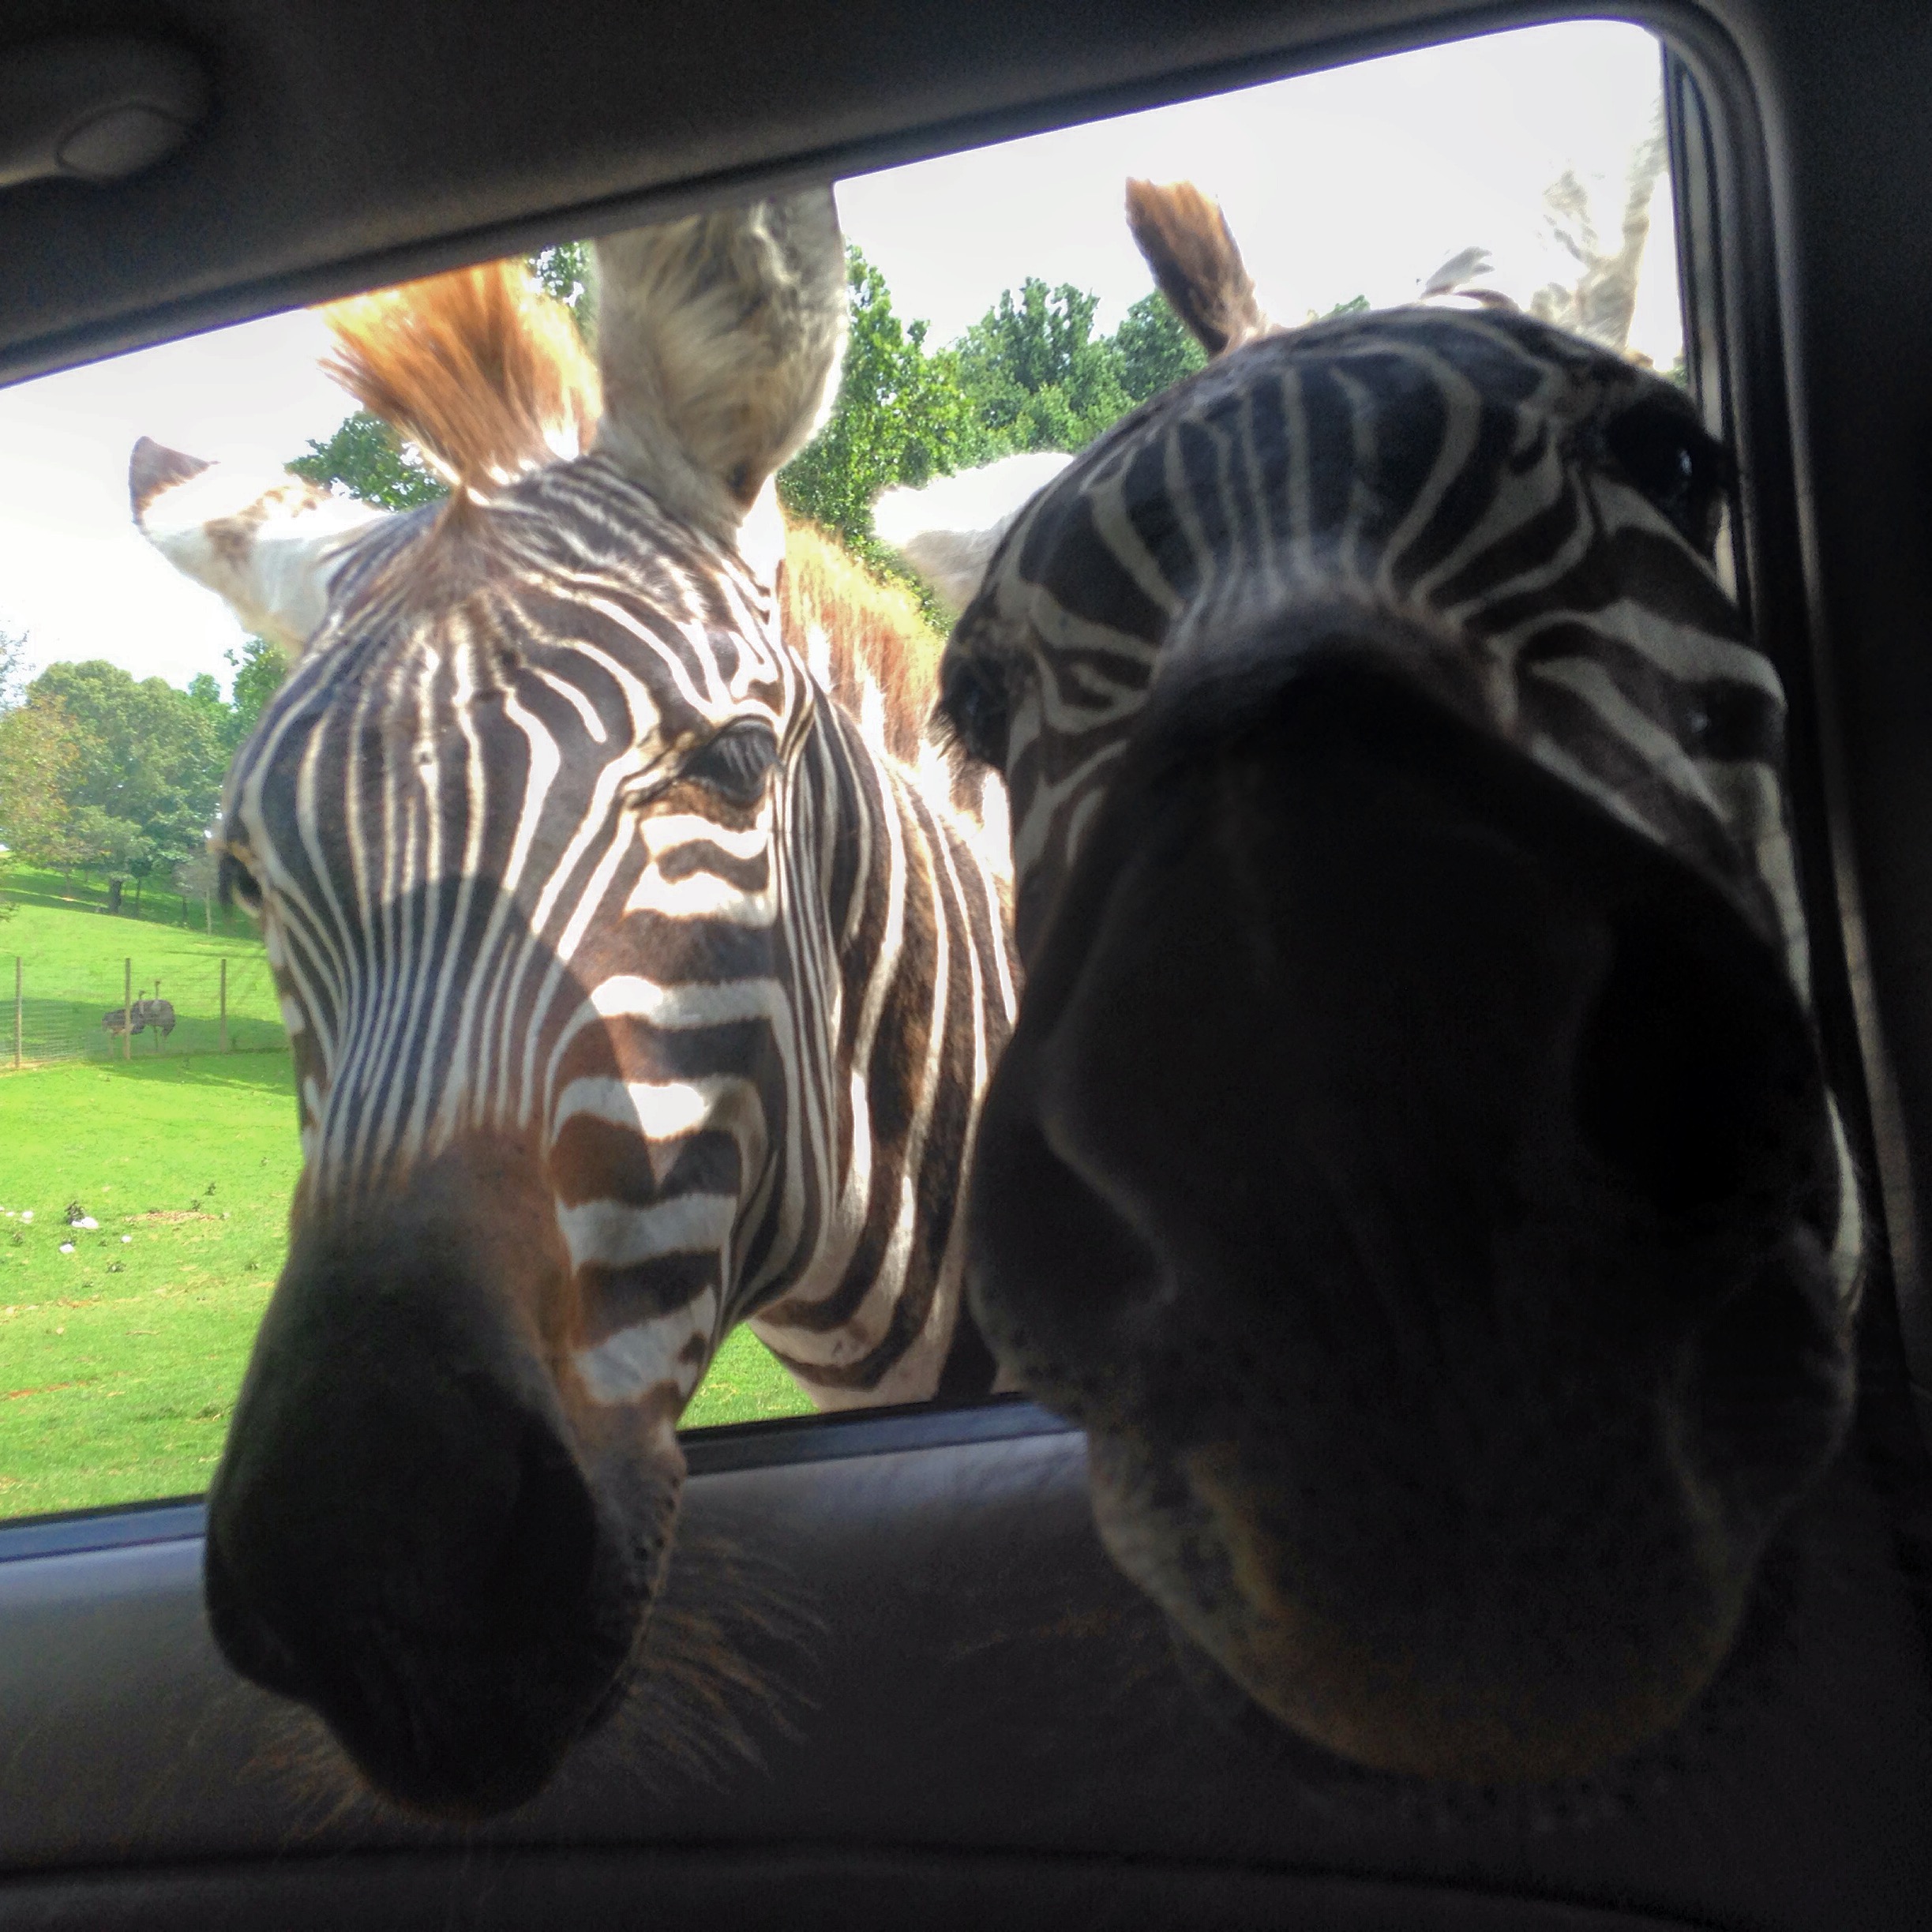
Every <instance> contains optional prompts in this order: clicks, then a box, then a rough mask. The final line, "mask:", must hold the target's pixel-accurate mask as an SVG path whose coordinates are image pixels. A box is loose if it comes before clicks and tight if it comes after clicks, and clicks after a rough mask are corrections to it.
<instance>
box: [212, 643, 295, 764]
mask: <svg viewBox="0 0 1932 1932" xmlns="http://www.w3.org/2000/svg"><path fill="white" fill-rule="evenodd" d="M223 655H224V656H225V657H226V658H227V662H228V666H229V668H230V670H232V671H233V672H234V699H233V701H232V702H231V703H230V705H229V707H228V709H227V715H226V717H225V718H223V723H222V742H223V745H226V747H227V752H228V756H230V757H231V758H232V757H233V756H234V754H235V753H236V752H238V751H239V750H240V749H241V748H242V746H243V745H246V743H247V742H248V741H249V737H251V736H252V735H253V733H254V730H255V726H256V725H257V723H258V722H260V721H261V713H262V707H263V706H264V705H265V704H266V703H268V700H269V699H271V698H272V697H273V696H275V694H276V691H277V690H278V689H279V687H280V685H281V682H282V680H283V678H284V677H287V675H288V659H287V658H286V657H285V656H283V653H282V647H281V646H280V645H279V644H272V643H269V642H268V640H267V639H266V638H265V637H251V638H249V640H248V641H247V642H246V643H244V644H243V645H242V648H241V649H240V650H239V651H227V652H224V653H223Z"/></svg>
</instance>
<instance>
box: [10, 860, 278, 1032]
mask: <svg viewBox="0 0 1932 1932" xmlns="http://www.w3.org/2000/svg"><path fill="white" fill-rule="evenodd" d="M0 889H3V890H4V894H5V899H6V909H7V910H6V917H0V1068H6V1067H11V1066H12V1064H13V965H14V961H15V959H16V958H18V959H19V960H20V961H21V989H22V993H23V1000H22V1015H21V1017H22V1020H23V1022H24V1024H23V1038H22V1042H21V1045H22V1051H23V1057H24V1060H26V1061H27V1062H28V1064H44V1063H47V1062H53V1061H58V1060H69V1059H73V1058H75V1057H77V1056H84V1057H86V1058H89V1059H93V1060H102V1061H105V1060H118V1059H120V1058H122V1041H121V1040H120V1038H119V1037H118V1036H111V1035H110V1034H108V1033H107V1031H106V1030H105V1029H104V1028H103V1026H102V1024H101V1021H102V1016H103V1014H104V1013H105V1012H106V1011H107V1010H108V1009H109V1008H111V1007H118V1006H119V1005H120V1004H121V1003H122V998H123V996H124V992H125V991H126V987H127V985H128V978H127V975H128V967H129V962H131V964H132V969H133V993H134V996H135V997H136V998H139V997H140V996H141V993H142V992H144V991H153V990H154V989H156V988H158V989H159V992H160V994H161V996H163V998H165V999H166V1000H167V1001H168V1002H169V1003H170V1004H171V1005H172V1006H173V1007H174V1008H175V1011H176V1014H177V1023H176V1026H175V1028H174V1032H173V1033H172V1034H170V1035H169V1037H167V1040H166V1041H162V1040H160V1039H159V1038H158V1037H156V1035H155V1034H152V1032H149V1031H144V1032H142V1033H141V1034H137V1035H136V1036H135V1037H133V1039H131V1040H130V1041H128V1042H127V1043H126V1044H127V1046H128V1049H129V1056H130V1057H132V1058H133V1059H135V1060H139V1059H141V1058H142V1057H143V1056H146V1057H148V1058H149V1059H155V1058H167V1057H169V1056H183V1055H187V1056H196V1055H200V1054H204V1053H211V1052H214V1051H215V1050H216V1048H217V1046H218V1045H219V1044H220V1021H219V1012H220V988H221V962H223V960H224V959H225V960H226V961H227V986H228V997H227V1011H228V1040H229V1044H230V1045H232V1046H234V1047H237V1048H238V1049H242V1050H244V1051H247V1050H252V1049H270V1048H279V1046H281V1045H283V1032H282V1024H281V1019H280V1015H279V1008H278V1007H277V1004H276V993H275V988H274V985H273V984H272V981H271V980H270V978H269V975H268V960H267V958H266V956H265V955H264V952H263V950H262V944H261V940H260V938H259V937H258V936H257V933H256V932H255V928H254V927H253V925H252V924H251V923H250V922H249V920H248V918H247V917H246V915H245V914H244V913H240V912H238V911H236V910H233V909H232V908H230V909H227V910H224V909H223V908H222V907H219V906H216V907H214V908H213V909H212V927H213V930H212V932H211V931H209V930H208V925H209V923H210V921H209V920H208V919H207V918H204V908H203V907H202V906H201V905H200V904H199V903H198V902H189V903H188V905H187V906H186V916H187V923H185V924H184V923H183V910H184V909H183V906H182V901H181V900H179V899H178V898H177V897H176V896H175V895H174V894H173V893H172V892H168V891H148V892H144V894H143V895H142V910H141V915H140V916H139V917H136V916H135V914H134V912H133V895H132V893H129V894H128V895H126V897H125V898H124V900H123V907H124V910H122V912H121V913H118V914H116V915H113V916H110V915H108V913H107V892H106V891H105V889H104V888H103V887H101V886H99V885H98V884H95V883H90V882H89V881H88V880H86V879H84V877H83V876H81V875H80V874H79V873H76V874H74V875H73V876H72V877H71V878H70V879H67V880H63V879H62V876H61V875H60V874H58V872H36V871H33V870H31V869H29V868H24V867H13V868H9V870H8V872H7V874H6V880H5V884H4V887H3V888H0Z"/></svg>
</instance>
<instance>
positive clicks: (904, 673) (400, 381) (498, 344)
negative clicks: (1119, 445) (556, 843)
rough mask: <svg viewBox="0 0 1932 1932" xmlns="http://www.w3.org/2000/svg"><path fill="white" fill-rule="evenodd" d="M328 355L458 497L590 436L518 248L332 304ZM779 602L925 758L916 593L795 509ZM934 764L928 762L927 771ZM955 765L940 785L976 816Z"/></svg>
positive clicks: (561, 346)
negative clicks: (507, 255) (797, 518)
mask: <svg viewBox="0 0 1932 1932" xmlns="http://www.w3.org/2000/svg"><path fill="white" fill-rule="evenodd" d="M321 316H322V318H323V320H324V321H325V323H326V324H327V325H328V328H329V331H330V333H331V334H332V336H334V338H335V348H334V351H333V352H332V354H331V355H329V356H328V358H326V359H325V362H324V363H323V367H324V368H325V370H328V373H330V374H331V375H332V376H333V377H335V379H336V381H338V382H339V383H340V384H341V385H342V386H343V388H346V389H347V391H348V392H349V393H350V394H351V396H354V397H355V400H356V401H357V402H358V403H361V405H362V407H363V408H365V409H366V410H368V411H370V413H371V414H372V415H376V416H379V417H380V418H381V419H382V420H383V421H384V422H386V423H387V424H388V426H390V428H391V429H392V430H395V431H396V433H397V435H399V436H400V437H405V438H407V440H408V441H411V443H414V444H415V445H416V447H417V448H418V449H420V450H421V452H422V456H423V458H424V460H426V462H427V463H429V464H430V466H431V467H433V469H434V470H435V471H437V474H439V475H441V476H442V477H443V478H445V480H446V481H448V482H449V483H450V484H451V485H452V488H453V489H454V490H456V501H457V502H458V504H459V505H460V501H461V500H462V497H463V495H464V494H466V493H467V492H469V491H471V490H486V489H488V488H489V487H490V486H491V485H493V484H500V483H503V482H508V481H509V480H510V479H511V478H513V477H515V476H516V475H520V474H521V473H523V472H524V471H529V470H533V469H539V468H542V467H544V466H545V465H546V464H548V463H553V462H556V461H557V460H559V459H560V458H567V457H570V456H576V455H578V454H579V453H580V452H582V451H583V450H586V449H587V448H589V447H590V445H591V439H592V437H593V436H594V435H595V432H596V430H597V428H598V419H599V416H600V414H601V411H602V392H601V385H600V384H599V381H598V371H597V369H596V366H595V363H594V362H592V360H591V356H590V354H589V352H588V351H587V350H586V349H585V348H584V347H583V342H582V340H581V339H580V336H579V335H578V332H577V328H576V322H575V321H573V320H572V317H571V315H570V313H569V311H568V309H565V306H564V305H563V304H562V303H561V302H558V301H557V300H556V299H555V298H553V297H552V296H550V295H549V294H546V293H545V292H544V291H543V290H542V288H540V287H538V284H537V282H536V279H535V277H534V276H532V275H531V273H530V272H529V270H528V269H527V268H526V267H525V266H524V265H523V263H522V262H521V261H516V260H514V259H512V260H509V261H495V262H488V263H485V264H482V266H480V267H477V268H461V269H458V270H456V271H455V272H453V273H451V274H448V275H439V276H430V277H428V278H427V279H424V280H422V281H418V282H409V283H403V284H402V285H401V286H400V287H395V288H388V289H382V290H379V291H376V292H375V293H374V294H367V295H358V296H356V297H355V298H352V299H351V300H348V301H346V302H335V303H332V304H331V305H329V306H328V307H326V308H325V309H322V310H321ZM777 589H778V617H779V625H780V629H781V632H782V635H783V637H784V640H785V642H786V644H787V645H788V646H789V647H790V648H791V649H792V650H793V651H794V652H795V653H796V654H797V657H798V658H799V660H800V661H801V662H803V663H805V664H806V665H808V666H810V667H811V669H812V671H813V673H814V674H815V675H816V677H817V678H818V680H819V682H820V684H821V685H823V687H824V688H825V689H826V690H827V692H830V693H831V696H833V697H834V698H835V700H837V701H838V703H840V704H841V705H842V707H844V708H845V710H846V711H848V712H849V713H850V715H852V716H853V718H857V720H858V721H859V722H860V724H861V727H862V728H863V729H864V730H865V731H866V733H867V735H868V737H871V738H872V741H873V742H874V743H875V744H876V745H878V746H879V747H880V749H882V750H883V751H885V752H888V753H889V754H890V755H891V756H893V757H894V758H895V759H897V760H898V761H899V762H900V763H902V764H904V765H906V766H908V767H913V768H915V769H916V768H917V767H919V766H920V765H921V762H922V760H927V759H928V758H929V757H930V756H932V755H934V754H933V752H932V746H931V745H930V742H929V741H928V738H927V737H926V731H925V726H926V722H927V720H928V718H929V717H930V716H931V715H932V707H933V704H934V703H935V702H936V700H937V698H938V696H939V682H938V679H939V657H940V651H941V649H942V648H943V643H944V640H943V638H941V637H940V635H939V634H938V633H937V632H936V631H935V630H934V629H933V628H932V625H929V624H928V622H927V621H926V620H925V615H924V613H922V612H921V610H920V609H919V606H918V605H917V603H916V602H914V601H913V598H912V597H911V596H910V595H908V594H907V593H906V591H902V590H900V589H898V588H895V587H893V586H891V585H889V584H886V583H881V582H880V580H878V579H877V578H876V577H875V576H873V575H872V572H870V571H868V569H867V568H865V565H863V564H862V563H861V562H860V561H858V560H857V558H855V557H853V556H852V555H851V553H850V552H849V551H847V550H845V549H844V548H843V547H842V546H841V545H840V544H839V543H838V541H837V539H836V538H834V537H831V536H830V535H827V533H826V532H824V531H821V530H819V529H817V528H816V527H814V526H812V524H809V523H794V522H793V521H792V520H790V519H789V518H788V519H786V527H785V550H784V567H783V568H782V570H781V571H780V572H779V573H778V585H777ZM928 776H930V774H928ZM957 781H958V773H957V772H956V771H951V770H949V771H948V772H947V775H946V778H945V782H944V783H943V786H942V788H941V789H942V791H943V792H946V793H951V794H952V797H953V802H954V803H955V806H956V807H957V808H959V809H961V810H963V811H966V812H968V813H969V814H970V816H974V817H975V818H977V816H980V803H979V801H978V799H977V797H965V796H962V795H961V788H960V786H959V784H958V782H957Z"/></svg>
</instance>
